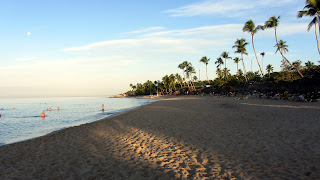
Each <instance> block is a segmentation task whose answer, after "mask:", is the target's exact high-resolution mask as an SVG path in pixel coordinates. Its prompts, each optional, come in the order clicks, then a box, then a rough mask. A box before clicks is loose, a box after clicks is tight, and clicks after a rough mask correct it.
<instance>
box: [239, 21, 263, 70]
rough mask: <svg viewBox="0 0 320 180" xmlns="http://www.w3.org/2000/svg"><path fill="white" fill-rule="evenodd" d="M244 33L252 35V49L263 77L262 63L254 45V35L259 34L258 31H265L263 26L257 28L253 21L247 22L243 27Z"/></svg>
mask: <svg viewBox="0 0 320 180" xmlns="http://www.w3.org/2000/svg"><path fill="white" fill-rule="evenodd" d="M242 30H243V32H249V33H250V34H251V38H252V47H253V51H254V55H255V56H256V59H257V62H258V65H259V68H260V72H261V74H262V75H263V72H262V69H261V66H260V63H259V59H258V56H257V53H256V49H255V48H254V43H253V35H254V34H255V33H257V32H258V30H263V26H261V25H258V26H257V27H256V26H255V24H254V22H253V21H252V20H249V21H247V22H246V23H245V24H244V27H243V29H242Z"/></svg>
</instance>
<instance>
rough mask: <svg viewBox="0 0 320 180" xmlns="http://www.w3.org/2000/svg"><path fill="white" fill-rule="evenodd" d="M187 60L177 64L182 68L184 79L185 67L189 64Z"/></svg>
mask: <svg viewBox="0 0 320 180" xmlns="http://www.w3.org/2000/svg"><path fill="white" fill-rule="evenodd" d="M189 64H190V63H189V62H188V61H183V62H182V63H181V64H179V65H178V68H179V69H181V70H182V74H183V77H184V79H186V75H185V69H186V68H187V67H188V66H189ZM187 84H188V87H189V82H187Z"/></svg>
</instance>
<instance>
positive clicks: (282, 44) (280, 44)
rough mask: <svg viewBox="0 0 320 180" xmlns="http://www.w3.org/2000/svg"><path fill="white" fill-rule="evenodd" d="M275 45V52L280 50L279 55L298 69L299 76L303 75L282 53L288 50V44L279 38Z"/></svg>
mask: <svg viewBox="0 0 320 180" xmlns="http://www.w3.org/2000/svg"><path fill="white" fill-rule="evenodd" d="M275 47H276V48H277V50H276V52H275V53H277V52H278V51H279V52H280V54H281V56H282V57H283V59H284V60H286V61H287V62H288V63H289V64H290V65H291V66H292V67H293V68H294V69H296V70H297V71H298V73H299V74H300V76H301V77H303V75H302V74H301V72H300V70H299V69H297V68H296V67H295V66H294V65H293V64H292V63H291V62H290V61H289V60H288V59H287V58H286V57H284V55H283V54H285V53H286V52H288V51H289V50H288V48H287V47H288V45H286V41H282V40H280V41H279V42H278V43H277V44H276V45H275Z"/></svg>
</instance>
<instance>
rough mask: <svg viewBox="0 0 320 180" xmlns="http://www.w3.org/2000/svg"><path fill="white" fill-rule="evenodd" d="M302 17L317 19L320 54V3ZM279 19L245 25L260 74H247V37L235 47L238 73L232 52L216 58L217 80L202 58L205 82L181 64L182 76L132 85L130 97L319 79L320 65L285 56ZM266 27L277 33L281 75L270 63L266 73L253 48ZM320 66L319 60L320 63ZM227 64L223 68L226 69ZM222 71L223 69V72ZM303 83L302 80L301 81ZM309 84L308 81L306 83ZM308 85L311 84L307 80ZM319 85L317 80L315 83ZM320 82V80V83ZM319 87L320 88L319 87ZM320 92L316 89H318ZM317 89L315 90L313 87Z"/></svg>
mask: <svg viewBox="0 0 320 180" xmlns="http://www.w3.org/2000/svg"><path fill="white" fill-rule="evenodd" d="M303 16H311V17H314V18H313V19H312V21H311V22H310V23H309V24H308V31H309V30H310V29H311V27H312V26H315V36H316V42H317V48H318V51H319V54H320V47H319V40H318V33H319V32H320V21H319V19H320V0H306V5H305V7H304V8H303V10H302V11H299V12H298V16H297V17H298V18H301V17H303ZM279 20H280V16H278V17H276V16H272V17H270V18H269V19H268V20H267V21H266V22H265V23H264V25H257V26H256V25H255V23H254V22H253V21H252V20H248V21H247V22H245V24H244V26H243V29H242V30H243V32H248V33H250V34H251V44H252V48H253V52H254V54H255V58H256V61H257V64H258V67H259V71H257V72H252V71H249V72H247V70H246V67H245V64H244V55H248V53H247V45H249V42H247V41H246V39H244V38H240V39H237V40H236V41H235V43H234V45H233V46H232V48H234V49H235V51H234V53H236V54H240V56H241V58H239V57H235V58H233V62H234V63H236V64H237V72H236V74H235V75H231V74H230V70H229V69H228V68H227V62H228V60H230V59H232V57H230V56H229V52H226V51H224V52H222V53H221V55H220V56H219V57H218V58H217V59H216V61H215V62H214V63H215V64H216V65H217V69H216V75H217V78H216V79H214V80H209V79H208V73H207V65H208V64H209V62H210V58H208V57H206V56H204V57H202V58H201V59H200V60H199V62H202V63H204V64H205V65H206V79H207V80H206V81H197V80H198V78H197V76H195V74H196V71H195V68H194V67H193V65H192V64H191V63H190V62H188V61H184V62H182V63H181V64H179V65H178V68H179V69H180V70H181V71H182V76H181V75H180V74H178V73H176V74H170V75H165V76H164V77H162V79H161V80H162V81H160V80H158V81H153V82H152V81H150V80H148V81H147V82H145V83H138V84H136V85H133V84H130V87H131V88H132V90H131V91H128V92H127V94H129V95H149V94H156V93H159V92H160V93H162V94H171V93H173V92H174V91H176V90H179V89H181V88H183V87H187V88H188V90H190V91H195V90H196V89H197V87H198V88H199V87H200V86H203V85H213V86H215V87H223V86H232V87H236V86H239V85H240V84H252V83H260V84H266V82H268V83H270V82H273V83H278V82H281V81H284V82H293V81H298V80H300V81H301V80H302V79H306V78H307V79H313V80H320V79H319V77H320V73H319V72H320V66H319V65H315V64H314V63H313V62H311V61H308V62H307V63H305V66H303V65H302V62H301V61H300V60H297V61H294V62H290V61H289V60H288V59H287V58H286V57H285V54H286V53H287V52H288V51H289V50H288V45H287V44H286V41H284V40H278V37H277V27H278V25H279ZM317 24H318V27H319V32H317ZM267 28H273V29H274V34H275V42H276V44H275V45H274V47H275V48H276V51H275V53H277V52H279V53H280V55H281V57H282V61H281V71H280V72H273V69H274V67H273V66H272V65H271V64H268V65H267V66H266V69H265V70H266V72H267V74H265V73H264V70H263V69H262V66H261V64H260V61H259V58H258V55H257V53H256V50H255V46H254V35H255V34H256V33H257V32H259V31H263V30H265V29H267ZM260 55H261V56H262V63H263V58H264V56H265V53H264V52H262V53H260ZM239 62H241V63H242V70H241V69H240V68H239V65H238V63H239ZM318 62H319V63H320V61H318ZM223 65H224V68H223ZM222 68H223V69H222ZM305 76H306V77H305ZM302 81H303V80H302ZM306 81H307V80H306ZM308 82H309V81H308ZM315 82H317V81H315ZM318 82H319V81H318ZM318 86H319V85H318ZM315 88H316V89H317V87H315ZM313 89H314V88H313Z"/></svg>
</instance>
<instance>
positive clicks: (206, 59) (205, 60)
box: [200, 56, 210, 82]
mask: <svg viewBox="0 0 320 180" xmlns="http://www.w3.org/2000/svg"><path fill="white" fill-rule="evenodd" d="M209 61H210V58H209V59H208V58H207V57H206V56H204V57H202V58H201V59H200V62H203V63H204V64H206V76H207V81H208V82H209V79H208V73H207V66H208V63H209Z"/></svg>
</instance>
